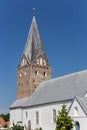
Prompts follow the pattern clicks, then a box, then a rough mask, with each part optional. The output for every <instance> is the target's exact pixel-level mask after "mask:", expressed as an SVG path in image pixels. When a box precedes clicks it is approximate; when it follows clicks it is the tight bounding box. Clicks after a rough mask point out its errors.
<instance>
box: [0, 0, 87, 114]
mask: <svg viewBox="0 0 87 130" xmlns="http://www.w3.org/2000/svg"><path fill="white" fill-rule="evenodd" d="M33 7H35V8H36V20H37V24H38V27H39V31H40V34H41V37H42V40H43V43H44V46H45V49H46V52H47V56H48V59H49V62H50V65H51V67H52V71H53V78H55V77H58V76H62V75H65V74H70V73H73V72H76V71H80V70H85V69H87V58H86V56H87V0H51V1H50V0H43V1H41V0H7V1H6V0H0V88H1V92H0V113H8V112H9V106H10V105H11V103H12V102H13V101H14V100H15V99H16V84H17V83H16V82H17V73H16V72H17V66H18V64H19V61H20V57H21V55H22V52H23V49H24V46H25V43H26V39H27V35H28V31H29V27H30V24H31V21H32V8H33Z"/></svg>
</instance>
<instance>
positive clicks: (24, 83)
mask: <svg viewBox="0 0 87 130" xmlns="http://www.w3.org/2000/svg"><path fill="white" fill-rule="evenodd" d="M17 75H18V76H17V99H20V98H24V97H28V96H30V95H31V94H32V93H33V92H34V90H35V89H36V87H38V85H39V84H40V83H41V82H42V81H45V80H48V79H51V68H50V65H49V62H48V58H47V56H46V52H45V49H44V46H43V43H42V40H41V36H40V33H39V30H38V27H37V23H36V19H35V16H33V19H32V23H31V26H30V30H29V34H28V37H27V42H26V45H25V48H24V52H23V55H22V58H21V61H20V63H19V66H18V69H17Z"/></svg>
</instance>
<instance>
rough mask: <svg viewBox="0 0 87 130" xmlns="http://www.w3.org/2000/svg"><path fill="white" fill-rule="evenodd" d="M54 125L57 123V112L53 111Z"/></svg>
mask: <svg viewBox="0 0 87 130" xmlns="http://www.w3.org/2000/svg"><path fill="white" fill-rule="evenodd" d="M53 123H56V110H55V109H53Z"/></svg>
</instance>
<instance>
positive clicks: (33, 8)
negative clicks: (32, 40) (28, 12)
mask: <svg viewBox="0 0 87 130" xmlns="http://www.w3.org/2000/svg"><path fill="white" fill-rule="evenodd" d="M33 16H35V8H33Z"/></svg>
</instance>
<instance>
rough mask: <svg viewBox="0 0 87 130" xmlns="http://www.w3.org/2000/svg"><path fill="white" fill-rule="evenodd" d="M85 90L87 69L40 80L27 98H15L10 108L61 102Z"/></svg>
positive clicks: (81, 94)
mask: <svg viewBox="0 0 87 130" xmlns="http://www.w3.org/2000/svg"><path fill="white" fill-rule="evenodd" d="M86 92H87V70H84V71H80V72H76V73H73V74H69V75H65V76H62V77H59V78H54V79H51V80H48V81H44V82H42V83H41V84H40V85H39V86H38V87H37V89H36V90H35V92H34V93H33V94H32V95H31V96H30V97H27V98H24V99H19V100H16V101H15V102H14V103H13V104H12V105H11V107H10V108H14V107H18V106H21V107H27V106H35V105H40V104H46V103H53V102H57V101H58V102H59V101H60V102H61V101H65V100H71V99H74V97H75V96H81V97H82V96H84V95H85V93H86Z"/></svg>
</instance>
